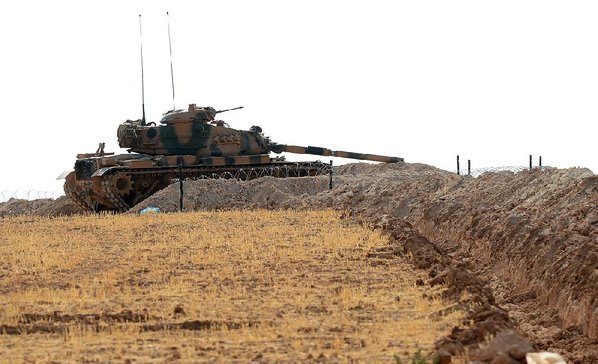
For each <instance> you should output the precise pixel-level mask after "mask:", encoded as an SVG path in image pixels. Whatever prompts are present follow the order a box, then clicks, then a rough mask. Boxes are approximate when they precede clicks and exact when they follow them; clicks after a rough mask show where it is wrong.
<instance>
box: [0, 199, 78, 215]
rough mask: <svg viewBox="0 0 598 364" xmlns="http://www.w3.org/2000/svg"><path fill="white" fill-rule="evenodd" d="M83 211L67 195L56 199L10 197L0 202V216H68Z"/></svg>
mask: <svg viewBox="0 0 598 364" xmlns="http://www.w3.org/2000/svg"><path fill="white" fill-rule="evenodd" d="M82 212H83V211H81V209H80V208H79V207H78V206H77V205H75V204H74V203H73V202H72V201H71V200H70V199H69V198H68V197H66V196H62V197H59V198H57V199H55V200H54V199H51V198H44V199H39V200H21V199H16V198H11V199H10V200H8V201H6V202H2V203H0V217H4V216H19V215H37V216H70V215H74V214H80V213H82Z"/></svg>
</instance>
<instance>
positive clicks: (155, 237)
mask: <svg viewBox="0 0 598 364" xmlns="http://www.w3.org/2000/svg"><path fill="white" fill-rule="evenodd" d="M386 244H388V241H387V239H386V238H385V237H383V236H382V235H380V234H379V233H377V232H373V231H371V230H368V229H366V228H364V227H362V226H359V225H357V224H354V223H350V222H347V221H343V220H340V219H339V218H338V213H337V212H333V211H312V212H299V211H279V212H271V211H228V212H197V213H185V214H157V215H141V216H139V215H116V216H115V215H99V216H73V217H69V218H53V219H49V218H39V217H25V216H23V217H14V218H5V219H0V256H1V257H2V259H1V260H0V351H2V357H1V358H0V361H7V362H52V361H57V362H98V361H99V362H131V363H135V362H137V363H147V362H165V361H171V360H172V361H180V362H202V361H205V362H219V361H220V362H247V361H251V360H253V361H257V362H259V361H264V362H305V361H317V360H322V361H333V362H346V361H358V362H393V361H394V358H393V357H394V355H395V354H398V355H400V356H401V357H402V358H404V359H403V361H406V360H405V359H406V358H407V357H410V356H412V355H413V354H414V353H415V352H416V351H417V350H418V349H421V351H422V352H424V353H426V352H429V351H430V350H432V344H433V342H434V340H436V339H438V338H440V337H441V336H443V335H445V334H447V333H448V332H449V331H450V329H451V328H452V327H453V326H455V325H457V324H458V323H459V321H460V320H461V318H462V317H463V314H462V313H461V312H459V311H457V310H455V309H454V307H453V304H452V303H448V302H443V301H442V300H440V299H438V298H430V297H438V293H439V291H438V290H433V289H430V287H426V286H418V285H417V284H416V280H417V279H418V278H423V277H420V274H421V273H418V272H417V271H414V270H413V268H412V267H411V266H410V265H408V264H407V263H406V262H404V261H403V260H402V259H401V258H400V257H396V256H392V255H389V256H384V255H376V254H370V255H369V256H368V253H371V252H373V251H375V250H376V249H380V248H383V247H384V246H385V245H386ZM426 297H427V298H426Z"/></svg>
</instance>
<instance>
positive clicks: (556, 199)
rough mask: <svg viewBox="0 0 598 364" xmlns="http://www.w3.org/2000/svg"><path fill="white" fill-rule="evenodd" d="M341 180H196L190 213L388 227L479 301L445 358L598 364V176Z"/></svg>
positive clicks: (364, 171) (170, 208) (161, 197)
mask: <svg viewBox="0 0 598 364" xmlns="http://www.w3.org/2000/svg"><path fill="white" fill-rule="evenodd" d="M333 183H334V188H333V189H332V190H328V177H327V176H320V177H309V178H289V179H276V178H261V179H257V180H252V181H244V182H241V181H235V180H198V181H185V182H184V206H185V209H186V210H198V209H201V210H219V209H245V208H269V209H317V208H334V209H338V210H341V211H344V215H345V216H346V217H347V218H356V219H359V220H360V221H363V222H364V223H367V224H371V225H373V226H378V227H380V228H382V229H385V231H387V232H388V234H389V235H390V236H391V239H392V240H391V241H392V246H390V247H389V251H388V252H380V254H407V255H409V256H412V257H413V262H414V263H415V265H416V266H418V267H419V268H422V269H426V270H427V271H428V273H429V277H430V279H429V281H428V282H427V283H428V284H431V285H434V284H438V283H446V284H448V286H449V289H448V290H447V293H446V294H447V295H448V296H452V297H455V298H456V297H462V296H463V295H464V294H465V292H466V295H467V296H468V297H470V303H471V305H470V317H469V321H470V322H472V323H473V325H472V327H471V328H470V329H467V330H463V329H455V330H454V331H453V333H452V334H451V335H450V336H449V337H447V338H445V339H443V340H441V341H439V342H438V353H439V354H440V356H441V358H443V360H448V359H447V358H448V357H449V356H450V355H452V354H454V353H456V352H458V351H460V350H462V349H463V348H465V347H467V348H468V349H469V352H470V353H471V355H472V357H471V358H472V360H477V361H480V362H490V361H492V360H493V359H496V360H499V359H500V360H503V361H501V362H508V361H507V360H512V361H513V362H522V360H524V359H523V358H522V357H521V352H522V351H525V350H527V349H529V348H530V347H531V346H530V345H532V343H533V344H534V345H535V349H541V350H548V351H556V352H559V353H561V354H562V355H564V356H565V357H567V359H568V360H569V361H570V362H573V363H595V362H598V177H597V176H595V175H594V174H593V173H592V172H591V171H589V170H587V169H579V168H572V169H562V170H561V169H543V170H532V171H523V172H519V173H512V172H499V173H486V174H483V175H482V176H480V177H478V178H472V177H467V176H458V175H455V174H453V173H450V172H447V171H443V170H439V169H436V168H434V167H430V166H427V165H423V164H405V163H397V164H361V163H359V164H351V165H345V166H340V167H337V168H336V169H335V176H334V180H333ZM10 203H11V201H9V202H7V203H5V204H10ZM5 204H0V216H1V215H2V214H3V213H2V211H4V210H5V209H6V206H4V205H5ZM12 204H13V205H15V204H16V202H14V201H12ZM148 206H153V207H159V208H160V209H161V210H162V211H163V212H174V211H178V210H179V189H178V184H176V185H171V186H169V187H168V188H166V189H164V190H162V191H160V192H158V193H156V194H155V195H154V196H152V197H150V198H149V199H147V200H145V201H143V202H142V203H141V204H140V205H138V206H136V207H135V208H133V209H132V210H131V211H130V213H136V212H139V211H140V210H141V209H143V208H145V207H148ZM62 209H63V210H61V211H64V206H63V207H62ZM50 210H51V209H50ZM34 211H35V213H38V211H47V210H43V209H41V208H35V209H34ZM21 213H26V212H25V211H22V212H21ZM43 214H49V215H51V214H52V213H48V212H44V213H43ZM474 303H475V304H474ZM511 329H516V330H519V331H520V332H522V333H523V334H524V336H526V337H527V338H528V339H530V340H531V342H532V343H530V342H529V341H526V340H525V339H523V338H521V337H520V336H519V335H517V333H516V332H514V331H509V330H511ZM489 334H490V335H496V340H495V342H491V343H490V344H489V345H487V346H486V348H488V347H490V348H495V352H492V350H490V349H485V351H484V350H480V351H475V348H476V347H477V346H478V345H479V344H480V343H483V342H484V340H486V339H487V336H488V335H489ZM507 343H510V344H509V345H511V346H509V347H508V348H505V345H507ZM526 348H527V349H526ZM506 351H508V354H506V353H505V352H506ZM501 355H502V356H501ZM505 355H507V357H505Z"/></svg>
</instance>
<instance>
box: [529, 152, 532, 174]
mask: <svg viewBox="0 0 598 364" xmlns="http://www.w3.org/2000/svg"><path fill="white" fill-rule="evenodd" d="M529 170H530V171H531V170H532V155H531V154H530V155H529Z"/></svg>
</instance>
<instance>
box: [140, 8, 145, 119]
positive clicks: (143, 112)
mask: <svg viewBox="0 0 598 364" xmlns="http://www.w3.org/2000/svg"><path fill="white" fill-rule="evenodd" d="M139 44H140V45H141V112H142V114H143V116H142V118H141V125H145V85H144V83H143V37H142V36H141V14H139Z"/></svg>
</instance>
